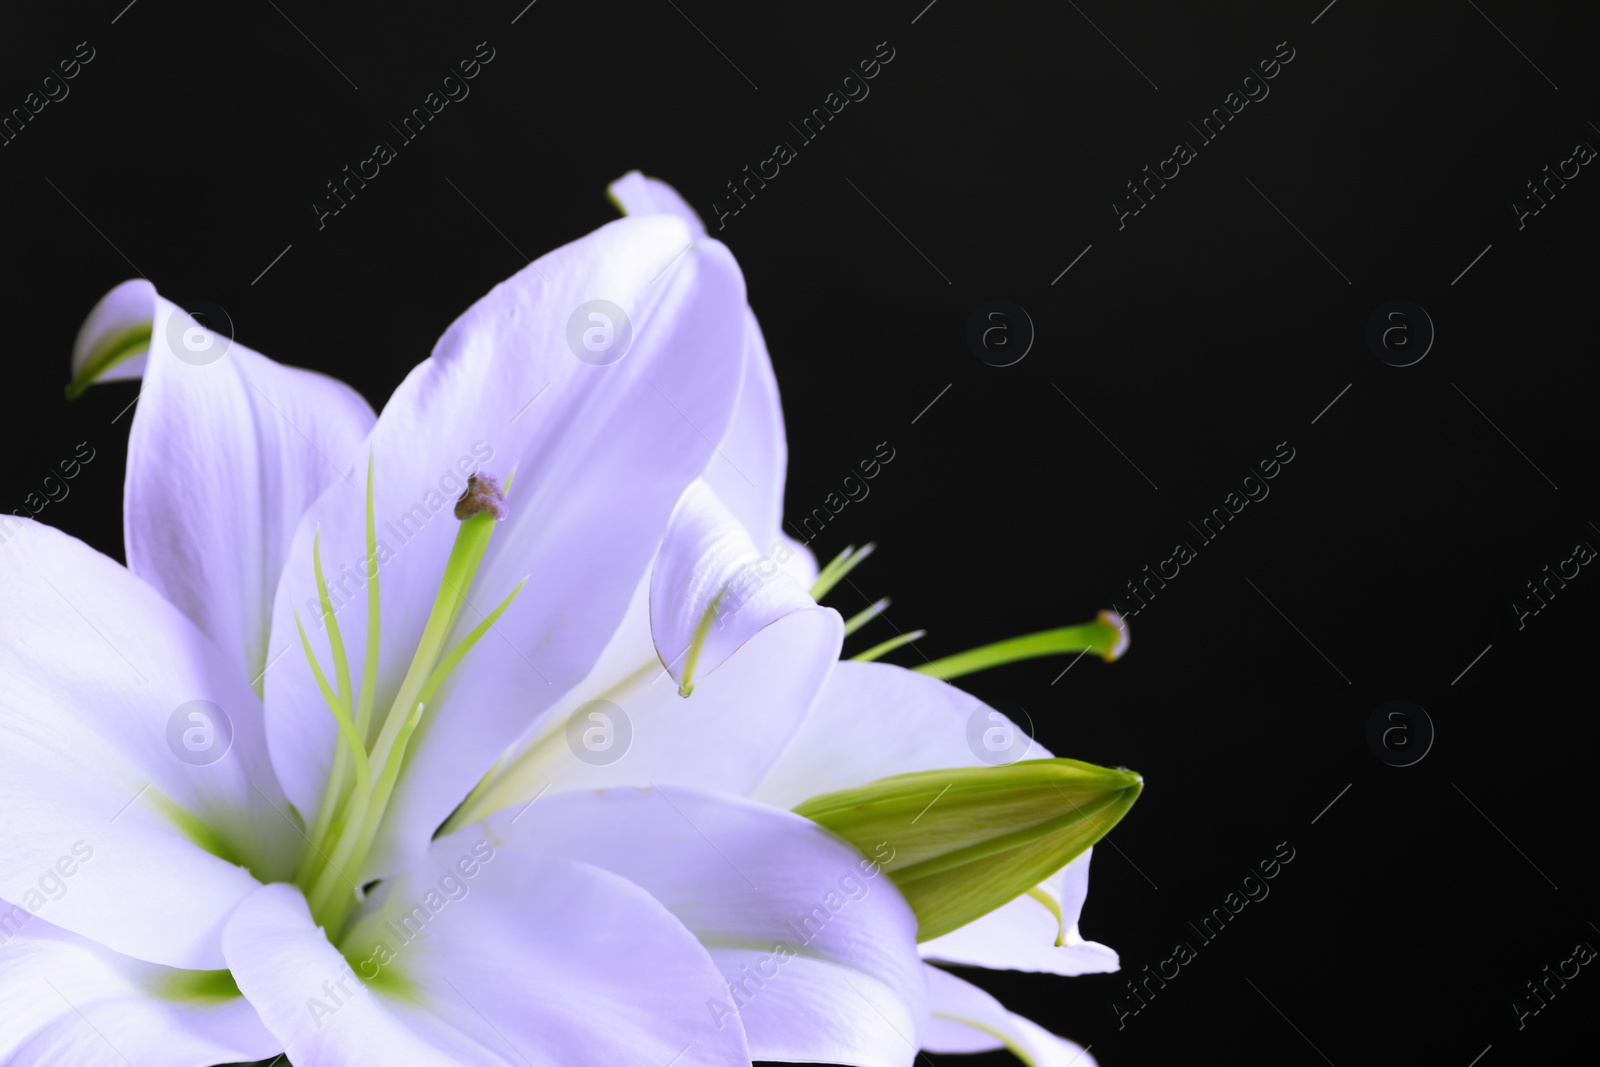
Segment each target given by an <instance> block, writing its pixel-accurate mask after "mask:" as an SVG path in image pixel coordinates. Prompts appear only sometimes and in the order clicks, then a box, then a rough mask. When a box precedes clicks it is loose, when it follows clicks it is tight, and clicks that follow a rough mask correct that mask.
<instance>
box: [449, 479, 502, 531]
mask: <svg viewBox="0 0 1600 1067" xmlns="http://www.w3.org/2000/svg"><path fill="white" fill-rule="evenodd" d="M485 511H487V512H488V513H489V514H491V515H493V516H494V517H495V521H496V522H504V521H506V516H507V515H509V514H511V512H510V510H509V509H508V508H507V507H506V495H505V494H504V493H502V492H501V491H500V483H499V482H497V481H495V478H494V475H492V474H485V473H483V472H482V471H479V472H478V473H477V474H473V475H471V476H470V477H468V478H467V491H466V492H464V493H462V494H461V497H460V499H458V500H457V501H456V518H458V519H460V520H461V521H462V522H466V521H467V520H468V519H470V518H472V517H473V516H474V515H480V514H482V513H483V512H485Z"/></svg>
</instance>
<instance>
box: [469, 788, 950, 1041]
mask: <svg viewBox="0 0 1600 1067" xmlns="http://www.w3.org/2000/svg"><path fill="white" fill-rule="evenodd" d="M484 831H485V832H487V833H488V834H489V835H490V837H491V839H496V838H503V839H504V840H505V842H506V846H505V851H507V852H509V851H511V850H513V849H517V848H523V847H526V848H529V849H531V850H535V851H538V852H541V853H546V854H551V855H557V856H563V857H566V858H568V859H574V860H579V861H581V862H584V863H592V864H594V865H596V866H599V867H603V868H605V869H606V870H608V871H612V872H614V873H616V874H619V875H621V876H623V877H624V878H627V879H628V880H630V881H631V882H634V883H636V884H637V885H639V886H642V887H643V888H644V889H646V890H648V891H649V892H650V893H651V894H652V895H653V896H654V897H655V898H656V899H657V900H659V901H661V902H662V903H663V904H664V905H666V907H667V908H668V909H669V910H670V911H671V912H672V913H673V914H674V915H676V916H677V917H678V918H679V919H680V920H682V922H683V924H684V925H685V926H687V927H688V928H689V929H690V930H691V931H693V932H694V934H695V935H696V936H697V937H698V938H699V939H700V941H701V943H702V944H704V945H705V946H706V948H707V949H708V950H709V951H710V953H711V956H712V958H713V959H715V960H716V962H717V966H718V967H719V968H720V969H721V971H722V974H723V976H724V977H725V978H726V979H727V980H728V982H729V983H730V985H729V987H728V988H727V989H726V990H722V991H719V993H718V995H717V997H716V998H715V1000H714V1002H712V1003H710V1004H707V1005H706V1006H705V1007H704V1008H702V1010H706V1009H708V1008H709V1010H710V1011H711V1013H712V1014H714V1015H716V1016H717V1017H718V1018H719V1019H724V1020H728V1019H732V1018H734V1017H735V1016H736V1017H737V1018H739V1019H742V1020H743V1022H744V1028H745V1031H746V1033H747V1034H748V1036H749V1042H750V1054H751V1056H752V1058H754V1059H757V1060H785V1061H797V1062H825V1063H844V1064H858V1065H862V1067H891V1065H896V1067H905V1065H909V1064H910V1063H911V1061H912V1058H913V1057H914V1055H915V1052H916V1040H917V1027H918V1023H919V1021H920V1020H921V1018H922V1017H923V1014H924V1012H925V1010H926V1008H925V1004H926V1001H925V993H924V991H923V978H922V974H921V965H920V964H919V962H918V961H917V958H916V948H915V940H916V920H915V918H914V917H913V916H912V915H911V910H910V908H909V907H907V906H906V903H905V901H904V900H903V899H902V898H901V897H900V895H899V893H897V892H896V891H895V889H894V886H893V884H892V883H891V882H890V881H889V879H888V877H887V876H884V875H882V872H881V871H880V870H879V869H878V868H877V866H876V865H875V864H874V863H873V862H872V861H871V860H868V859H864V858H862V856H861V854H860V853H858V852H856V851H855V849H853V848H850V847H849V846H848V845H846V844H844V843H843V842H842V841H840V840H838V839H837V838H835V837H834V836H833V835H831V834H829V833H827V832H826V831H824V830H822V829H821V828H820V827H818V826H817V825H816V824H814V823H812V822H810V821H809V820H806V819H802V818H800V817H799V816H797V815H792V814H790V813H788V812H782V811H777V810H774V809H772V808H768V807H765V806H764V805H760V804H755V803H752V802H750V801H747V800H742V799H738V798H734V797H727V796H721V795H717V794H713V793H708V792H704V791H701V790H693V789H681V788H665V789H657V790H638V789H608V790H603V791H600V792H598V793H588V792H585V793H566V794H562V795H561V796H556V797H548V798H545V799H543V800H540V801H538V803H536V804H535V805H533V806H532V807H531V808H530V809H528V810H527V811H526V812H525V813H517V812H502V813H501V814H500V815H498V816H496V817H495V818H493V819H491V820H489V822H488V823H486V824H484ZM474 832H475V831H474V830H473V829H472V828H467V829H464V830H462V831H461V832H460V833H458V834H457V835H455V839H459V840H463V841H464V840H469V839H470V838H471V834H472V833H474Z"/></svg>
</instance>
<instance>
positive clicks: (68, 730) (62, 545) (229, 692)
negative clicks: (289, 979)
mask: <svg viewBox="0 0 1600 1067" xmlns="http://www.w3.org/2000/svg"><path fill="white" fill-rule="evenodd" d="M5 552H6V554H7V557H6V565H5V567H4V568H0V751H3V752H5V754H6V757H5V761H6V767H5V772H4V773H3V774H0V828H3V829H0V832H3V835H4V847H3V848H0V896H3V897H5V898H6V899H8V900H11V901H15V902H17V903H20V904H22V905H23V906H25V907H27V908H28V909H29V910H30V911H34V912H38V911H41V910H42V911H44V912H45V915H44V917H45V918H47V919H48V920H49V921H51V922H53V923H55V924H56V925H58V926H63V927H65V928H67V929H69V930H72V931H74V932H76V933H79V934H83V935H85V936H86V937H91V938H93V939H95V940H96V941H99V942H101V943H102V944H104V945H106V946H108V947H109V948H113V949H115V950H117V951H118V952H123V953H126V954H128V955H130V956H136V957H138V958H140V959H145V960H150V961H152V962H156V963H164V964H167V965H169V966H174V967H193V968H199V969H212V968H218V967H221V966H222V955H221V950H220V947H219V945H218V940H217V939H218V935H219V933H220V931H221V928H222V923H223V920H224V919H225V918H226V917H227V914H228V912H229V911H231V910H232V908H233V906H234V904H236V903H237V902H238V901H239V899H240V898H241V897H243V896H244V895H245V894H247V893H249V892H250V891H252V890H253V889H254V888H255V887H256V880H255V879H254V878H252V877H251V874H250V872H249V871H247V870H245V869H244V867H241V866H236V865H235V863H234V862H229V860H228V859H223V858H219V855H218V854H221V855H226V856H229V857H230V858H232V859H234V860H237V861H238V862H240V863H246V864H248V865H249V866H250V868H251V870H253V871H255V872H256V873H257V874H258V875H260V876H261V877H263V878H277V877H287V876H288V875H289V874H290V873H292V872H293V870H294V864H295V862H296V859H297V857H298V854H299V849H300V844H301V837H300V835H299V832H298V831H297V830H296V829H295V827H294V826H293V825H292V824H291V823H289V822H288V821H287V816H286V815H285V814H284V811H283V810H281V809H283V808H284V803H283V796H282V794H281V793H280V792H279V790H278V786H277V784H276V782H275V781H274V779H273V776H272V768H271V766H270V764H269V763H268V760H267V758H266V745H265V743H264V739H263V735H262V723H261V703H260V701H259V700H258V699H257V698H256V695H255V694H254V693H252V692H251V691H250V687H249V685H248V684H247V683H246V680H245V679H244V678H243V677H242V676H240V674H239V672H238V671H237V670H235V669H234V667H233V665H232V664H230V663H229V662H228V661H227V658H226V657H224V656H223V655H222V653H221V651H220V650H219V649H218V648H217V647H216V646H215V645H214V644H212V642H211V641H210V640H208V639H207V638H206V636H205V635H204V634H202V633H201V632H200V631H199V630H198V629H197V628H196V627H195V625H194V623H192V622H190V621H189V620H188V618H186V617H185V616H184V615H182V614H181V613H180V612H179V611H178V610H177V609H176V608H174V607H173V606H172V605H171V604H169V603H167V602H166V601H165V600H163V599H162V598H161V596H160V595H159V594H158V593H156V591H155V590H153V589H151V588H150V587H149V586H147V585H145V584H144V583H143V582H141V581H139V580H138V579H137V578H135V577H134V576H132V575H131V574H129V573H128V572H127V571H126V570H124V569H123V568H122V567H120V566H118V565H117V564H116V563H115V562H114V561H112V560H110V559H107V558H106V557H105V556H102V555H100V554H99V553H97V552H95V551H94V550H93V549H91V548H89V547H88V546H87V545H85V544H83V543H82V542H81V541H78V540H76V539H74V538H71V537H68V536H67V535H66V534H63V533H60V532H59V531H57V530H53V529H51V528H50V527H48V526H41V525H39V524H37V523H33V522H25V523H18V524H16V526H15V527H13V528H11V536H10V539H9V540H8V542H7V543H6V545H5ZM194 716H199V718H194ZM213 758H215V761H214V762H210V763H205V762H204V761H206V760H208V759H213ZM202 843H203V844H204V845H205V846H206V847H208V848H211V849H213V850H215V852H216V853H218V854H213V853H212V852H208V851H206V850H205V848H203V847H201V844H202ZM69 869H70V871H71V873H68V872H69ZM47 883H48V884H47ZM58 887H59V888H58ZM56 897H59V899H53V898H56ZM130 915H133V916H137V917H138V918H137V921H129V916H130Z"/></svg>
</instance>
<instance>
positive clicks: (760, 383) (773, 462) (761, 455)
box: [609, 171, 817, 588]
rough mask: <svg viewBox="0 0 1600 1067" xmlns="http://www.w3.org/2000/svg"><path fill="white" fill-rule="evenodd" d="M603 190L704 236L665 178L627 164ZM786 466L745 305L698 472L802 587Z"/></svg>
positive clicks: (807, 561)
mask: <svg viewBox="0 0 1600 1067" xmlns="http://www.w3.org/2000/svg"><path fill="white" fill-rule="evenodd" d="M609 191H610V193H611V199H612V200H614V201H615V202H616V204H617V206H618V207H620V208H621V209H622V211H623V212H624V213H625V214H628V215H673V216H676V217H678V218H681V219H683V220H684V222H685V223H687V224H688V225H689V227H690V229H691V230H692V231H693V232H694V233H695V234H696V235H697V236H704V235H705V226H704V225H703V224H702V223H701V221H700V216H698V215H697V214H695V211H694V209H693V208H692V207H690V206H689V205H688V203H687V202H685V201H684V199H683V197H682V196H680V195H679V194H678V192H677V190H675V189H673V188H672V186H670V185H668V184H667V183H666V182H663V181H660V180H658V179H656V178H647V177H645V176H644V175H643V174H640V173H639V172H638V171H630V172H628V173H627V174H625V175H623V176H622V177H621V178H619V179H617V180H616V181H615V182H612V183H611V188H610V190H609ZM788 466H789V446H788V443H787V441H786V439H785V437H784V429H783V408H782V406H781V404H780V403H779V400H778V380H777V377H776V376H775V375H774V374H773V371H772V358H771V357H770V356H769V355H768V354H767V343H766V340H765V339H764V338H763V337H762V336H761V327H760V325H758V324H757V322H756V317H755V314H754V313H753V312H751V311H750V309H749V308H748V307H747V308H746V309H745V346H744V380H743V383H742V384H741V386H740V388H739V401H738V406H737V407H736V408H735V410H734V414H733V421H732V422H731V423H729V425H728V430H727V433H725V434H723V436H722V440H721V441H718V442H717V452H716V455H714V456H713V457H712V458H711V461H710V462H709V463H708V464H707V465H706V470H705V475H704V477H705V479H706V481H707V482H709V483H710V484H711V487H712V488H713V489H714V490H716V493H717V496H718V497H720V498H721V499H722V501H723V502H724V503H725V504H727V506H728V509H729V510H730V511H732V512H733V513H734V515H735V516H737V517H738V519H739V521H740V522H742V523H744V526H745V529H747V530H749V531H750V536H751V537H752V538H753V539H754V540H755V543H756V547H757V548H759V549H761V551H762V552H764V553H766V554H767V555H768V556H771V557H773V558H774V559H777V560H779V562H780V563H782V565H783V567H784V569H785V570H787V571H788V572H789V573H790V574H792V575H794V577H795V578H796V579H797V580H798V581H799V582H800V584H801V585H802V586H805V587H806V588H810V586H811V583H812V582H814V581H816V579H817V563H816V560H815V559H814V558H813V557H812V555H811V552H810V550H809V549H807V548H806V547H805V546H804V545H802V544H801V543H800V542H798V541H795V540H793V539H792V538H790V537H789V536H788V535H787V534H785V533H784V532H783V483H784V479H785V477H786V475H787V473H788ZM779 546H782V549H781V550H780V548H779Z"/></svg>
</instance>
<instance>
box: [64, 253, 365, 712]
mask: <svg viewBox="0 0 1600 1067" xmlns="http://www.w3.org/2000/svg"><path fill="white" fill-rule="evenodd" d="M139 297H143V298H144V300H145V304H144V311H143V314H144V318H145V320H146V321H148V322H151V324H152V326H151V335H150V341H149V362H148V365H147V366H146V367H145V368H144V384H143V386H142V387H141V388H140V392H139V405H138V407H137V408H136V409H135V411H134V414H133V429H132V430H131V431H130V435H129V438H128V477H127V490H126V494H125V496H124V500H123V510H124V516H123V518H124V526H125V540H126V543H127V553H128V569H129V570H131V571H133V573H134V574H137V575H138V576H139V577H141V578H143V579H144V580H145V581H147V582H149V583H150V584H151V585H153V586H155V587H156V588H157V589H158V590H160V591H161V593H162V594H163V595H165V596H166V598H167V599H168V600H170V601H171V602H172V603H174V604H176V605H177V606H178V608H179V609H180V610H182V611H183V612H184V613H185V614H186V615H188V616H189V617H190V618H191V619H193V620H194V621H195V623H196V625H198V626H199V627H200V629H202V630H204V631H205V632H206V634H208V635H209V636H210V637H211V639H212V640H214V641H215V642H216V643H217V644H218V645H220V646H221V647H222V649H223V650H224V651H225V652H226V653H228V654H229V656H230V657H232V659H233V661H234V662H235V663H236V664H237V667H238V670H239V671H240V672H241V673H242V674H243V675H244V677H245V678H247V679H250V680H251V681H252V684H254V685H255V686H256V691H257V692H258V693H259V692H260V691H261V687H260V684H259V681H260V677H261V673H262V671H263V670H264V669H265V668H266V666H267V662H268V652H267V635H268V630H269V628H270V626H271V622H272V598H273V594H274V593H275V591H276V589H277V584H278V575H279V573H280V572H281V571H282V569H283V563H284V559H285V557H286V556H287V554H288V551H289V540H290V538H291V537H292V536H293V534H294V530H295V527H296V526H297V525H298V524H299V521H300V515H301V513H302V512H304V511H305V509H306V507H307V506H308V505H309V504H310V503H311V502H312V501H313V500H315V499H316V498H317V497H318V495H320V494H321V493H322V491H323V489H325V488H326V487H327V486H328V484H329V483H330V482H333V481H335V480H337V479H338V478H339V477H340V476H341V472H342V471H343V470H344V468H345V466H346V464H348V463H349V462H350V461H351V459H352V458H353V457H354V456H355V455H356V449H357V448H358V447H359V445H360V444H361V441H362V439H363V438H364V437H365V436H366V434H367V431H368V430H369V429H371V427H372V422H373V414H372V409H371V408H370V407H368V406H367V402H366V401H365V400H363V399H361V397H360V395H359V394H357V393H356V392H355V390H353V389H351V388H350V387H349V386H347V385H345V384H343V383H342V382H337V381H335V380H333V379H332V378H328V377H325V376H323V375H321V374H314V373H312V372H310V371H304V370H297V369H295V368H293V367H285V366H282V365H280V364H278V363H274V362H273V361H272V360H270V359H267V358H266V357H265V356H262V355H260V354H258V353H256V352H252V351H251V350H250V349H248V348H246V347H245V346H244V345H241V344H238V343H236V342H233V343H230V341H229V340H228V338H227V337H225V336H221V335H218V334H215V333H213V332H212V331H210V330H208V329H206V328H205V327H204V326H202V325H200V324H199V323H197V322H196V321H195V320H194V319H193V318H191V317H190V316H189V314H188V313H187V312H185V311H184V310H183V309H182V308H180V307H178V306H177V305H176V304H173V303H172V302H171V301H169V300H165V299H163V298H162V297H160V296H158V295H156V292H155V289H154V288H152V287H151V286H150V284H149V283H148V282H143V281H140V282H127V283H124V284H123V285H121V286H118V287H117V288H116V289H114V290H112V291H111V293H110V294H108V295H107V297H106V298H105V300H104V301H102V302H101V305H100V306H99V307H98V308H96V313H95V314H94V315H91V317H90V321H89V322H88V323H85V330H88V329H89V327H90V326H96V327H102V326H109V325H111V324H112V323H113V322H114V321H115V320H117V319H120V318H121V317H124V316H126V315H127V314H130V313H132V312H133V310H134V308H133V304H134V303H135V300H136V298H139ZM112 312H115V313H116V314H115V315H112ZM102 313H103V314H102ZM97 316H98V319H97ZM101 320H107V321H101ZM81 341H82V337H81V336H80V342H81Z"/></svg>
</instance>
